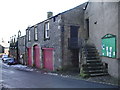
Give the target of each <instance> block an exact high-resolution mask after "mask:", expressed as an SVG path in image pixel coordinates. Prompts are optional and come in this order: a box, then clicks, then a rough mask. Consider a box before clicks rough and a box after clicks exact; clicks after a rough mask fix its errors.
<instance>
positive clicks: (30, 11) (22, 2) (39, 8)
mask: <svg viewBox="0 0 120 90" xmlns="http://www.w3.org/2000/svg"><path fill="white" fill-rule="evenodd" d="M86 1H88V0H0V41H1V39H2V38H3V39H4V40H5V41H8V40H9V39H10V37H11V36H13V35H15V34H17V32H18V30H21V31H22V35H24V34H25V29H26V28H27V27H28V26H29V25H35V24H37V23H39V22H41V21H43V20H45V19H46V18H47V12H48V11H52V12H53V15H56V14H58V13H61V12H63V11H66V10H69V9H71V8H73V7H76V6H78V5H80V4H82V3H84V2H86Z"/></svg>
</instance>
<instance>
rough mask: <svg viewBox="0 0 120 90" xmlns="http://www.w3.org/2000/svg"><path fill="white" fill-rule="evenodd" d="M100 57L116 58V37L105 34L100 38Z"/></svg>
mask: <svg viewBox="0 0 120 90" xmlns="http://www.w3.org/2000/svg"><path fill="white" fill-rule="evenodd" d="M102 56H106V57H110V58H116V36H115V35H112V34H107V35H105V36H104V37H103V38H102Z"/></svg>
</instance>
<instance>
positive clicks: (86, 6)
mask: <svg viewBox="0 0 120 90" xmlns="http://www.w3.org/2000/svg"><path fill="white" fill-rule="evenodd" d="M88 3H89V2H85V3H82V4H80V5H78V6H76V7H73V8H71V9H68V10H66V11H63V12H61V13H58V14H56V15H54V16H52V17H50V18H48V19H45V20H43V21H41V22H39V23H37V24H35V25H39V24H41V23H43V22H45V21H47V20H50V19H52V18H54V17H57V16H59V15H61V14H64V13H66V12H68V11H71V10H73V9H75V8H77V7H79V6H82V5H84V4H86V5H85V8H87V5H88ZM35 25H32V26H31V27H29V28H30V29H31V28H33V27H34V26H35Z"/></svg>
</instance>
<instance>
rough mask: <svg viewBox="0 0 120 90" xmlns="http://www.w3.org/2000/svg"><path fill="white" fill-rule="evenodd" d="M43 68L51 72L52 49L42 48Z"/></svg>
mask: <svg viewBox="0 0 120 90" xmlns="http://www.w3.org/2000/svg"><path fill="white" fill-rule="evenodd" d="M43 60H44V68H46V69H48V70H51V71H53V48H43Z"/></svg>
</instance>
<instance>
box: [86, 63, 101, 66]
mask: <svg viewBox="0 0 120 90" xmlns="http://www.w3.org/2000/svg"><path fill="white" fill-rule="evenodd" d="M86 66H103V63H102V62H100V63H87V64H86Z"/></svg>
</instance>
